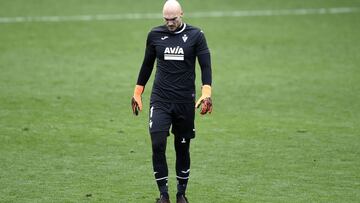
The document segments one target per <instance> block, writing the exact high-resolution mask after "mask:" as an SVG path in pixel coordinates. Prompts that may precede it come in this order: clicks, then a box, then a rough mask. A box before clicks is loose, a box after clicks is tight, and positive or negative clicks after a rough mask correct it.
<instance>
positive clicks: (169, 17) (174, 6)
mask: <svg viewBox="0 0 360 203" xmlns="http://www.w3.org/2000/svg"><path fill="white" fill-rule="evenodd" d="M182 16H183V11H182V8H181V5H180V4H179V2H178V1H176V0H168V1H166V2H165V4H164V8H163V17H164V20H165V24H166V26H167V28H168V29H169V30H170V31H175V30H176V29H177V28H178V27H180V26H181V25H182V19H181V18H182Z"/></svg>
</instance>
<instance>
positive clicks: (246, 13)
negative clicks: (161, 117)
mask: <svg viewBox="0 0 360 203" xmlns="http://www.w3.org/2000/svg"><path fill="white" fill-rule="evenodd" d="M359 11H360V8H358V7H342V8H300V9H278V10H239V11H208V12H194V13H188V14H187V13H185V16H186V17H190V18H221V17H251V16H283V15H314V14H317V15H319V14H342V13H355V12H359ZM161 18H162V15H161V13H128V14H99V15H76V16H35V17H31V16H27V17H26V16H25V17H24V16H18V17H0V24H1V23H2V24H5V23H8V24H10V23H26V22H27V23H31V22H69V21H109V20H146V19H161Z"/></svg>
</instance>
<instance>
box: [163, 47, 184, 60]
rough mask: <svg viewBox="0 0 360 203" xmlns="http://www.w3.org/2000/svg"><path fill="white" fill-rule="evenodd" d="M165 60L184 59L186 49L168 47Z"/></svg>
mask: <svg viewBox="0 0 360 203" xmlns="http://www.w3.org/2000/svg"><path fill="white" fill-rule="evenodd" d="M164 60H169V61H171V60H172V61H183V60H184V50H183V48H182V47H179V46H177V47H166V48H165V51H164Z"/></svg>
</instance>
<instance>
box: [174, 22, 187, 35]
mask: <svg viewBox="0 0 360 203" xmlns="http://www.w3.org/2000/svg"><path fill="white" fill-rule="evenodd" d="M185 28H186V23H184V25H183V26H182V28H181V30H179V31H176V32H174V34H180V33H182V32H183V31H184V30H185Z"/></svg>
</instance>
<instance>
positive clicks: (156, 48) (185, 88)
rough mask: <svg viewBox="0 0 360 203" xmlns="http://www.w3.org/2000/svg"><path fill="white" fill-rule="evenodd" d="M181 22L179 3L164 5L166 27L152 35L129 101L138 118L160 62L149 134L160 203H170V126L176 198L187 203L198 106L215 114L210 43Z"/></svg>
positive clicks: (152, 99) (195, 30)
mask: <svg viewBox="0 0 360 203" xmlns="http://www.w3.org/2000/svg"><path fill="white" fill-rule="evenodd" d="M182 17H183V11H182V9H181V6H180V4H179V2H177V1H175V0H169V1H166V2H165V4H164V8H163V18H164V21H165V25H162V26H158V27H155V28H153V29H152V30H151V31H150V32H149V34H148V37H147V41H146V50H145V57H144V60H143V63H142V66H141V69H140V73H139V76H138V80H137V84H136V86H135V90H134V95H133V97H132V101H131V103H132V110H133V113H134V114H135V115H138V113H139V111H141V110H142V100H141V95H142V93H143V92H144V88H145V85H146V83H147V82H148V80H149V77H150V75H151V72H152V70H153V66H154V62H155V60H156V61H157V69H156V74H155V79H154V84H153V88H152V93H151V98H150V111H149V132H150V137H151V142H152V152H153V154H152V161H153V169H154V176H155V180H156V182H157V185H158V188H159V191H160V198H159V199H157V202H158V203H163V202H166V203H167V202H170V200H169V194H168V166H167V162H166V156H165V151H166V143H167V137H168V136H169V130H170V127H171V132H172V133H173V134H174V146H175V151H176V178H177V194H176V199H177V202H178V203H186V202H188V201H187V198H186V196H185V192H186V187H187V183H188V180H189V175H190V152H189V148H190V140H191V139H193V138H194V137H195V127H194V119H195V107H196V108H199V107H201V110H200V114H201V115H204V114H206V113H211V111H212V101H211V81H212V78H211V77H212V75H211V62H210V52H209V49H208V46H207V43H206V39H205V36H204V33H203V32H202V31H201V30H200V29H198V28H196V27H193V26H191V25H189V24H186V23H185V22H183V21H182ZM196 58H197V59H198V61H199V64H200V68H201V79H202V84H203V85H202V88H201V90H202V95H201V97H200V98H199V99H198V100H197V102H196V103H195V62H196ZM194 106H195V107H194Z"/></svg>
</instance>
